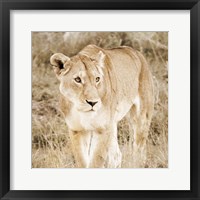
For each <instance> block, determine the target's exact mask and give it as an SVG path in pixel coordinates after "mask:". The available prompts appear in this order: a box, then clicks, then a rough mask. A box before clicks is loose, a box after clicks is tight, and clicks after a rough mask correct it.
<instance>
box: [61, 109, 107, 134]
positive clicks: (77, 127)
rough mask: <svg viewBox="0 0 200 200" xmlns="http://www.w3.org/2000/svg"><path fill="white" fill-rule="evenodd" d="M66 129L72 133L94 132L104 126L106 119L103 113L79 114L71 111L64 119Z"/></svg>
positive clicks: (73, 110)
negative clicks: (72, 131)
mask: <svg viewBox="0 0 200 200" xmlns="http://www.w3.org/2000/svg"><path fill="white" fill-rule="evenodd" d="M65 121H66V123H67V125H68V127H69V128H70V129H71V130H74V131H82V130H91V131H93V130H95V129H97V128H101V127H104V126H105V125H106V117H105V115H104V114H103V113H101V114H99V113H96V112H79V111H77V110H75V109H72V110H71V112H70V114H69V115H68V116H66V117H65Z"/></svg>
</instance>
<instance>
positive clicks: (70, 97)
mask: <svg viewBox="0 0 200 200" xmlns="http://www.w3.org/2000/svg"><path fill="white" fill-rule="evenodd" d="M50 61H51V64H52V65H54V68H55V69H54V71H55V73H56V75H57V77H58V79H59V80H60V92H61V101H60V106H61V110H62V112H63V113H64V117H65V121H66V123H67V125H68V128H69V134H70V138H71V141H72V146H73V152H74V157H75V160H76V165H77V167H82V168H83V167H90V168H95V167H98V168H103V167H109V168H116V167H120V166H121V157H122V156H121V152H120V149H119V145H118V141H117V123H118V122H119V121H120V120H121V119H122V118H123V117H124V116H130V119H129V122H130V124H131V125H133V129H134V155H133V156H134V158H135V167H142V166H144V163H145V157H146V141H147V137H148V131H149V126H150V123H151V117H152V112H153V106H154V105H153V83H152V76H151V73H150V71H149V69H148V66H147V62H146V61H145V59H144V57H143V56H142V55H141V54H140V53H139V52H137V51H135V50H133V49H132V48H130V47H120V48H115V49H102V48H99V47H97V46H95V45H88V46H86V47H85V48H84V49H83V50H82V51H81V52H79V53H78V54H77V55H75V56H73V57H71V58H68V57H67V56H65V55H63V54H59V53H57V54H54V55H53V56H52V57H51V59H50ZM77 77H78V78H77ZM97 77H99V78H100V81H99V82H98V81H97V80H99V78H97ZM96 78H97V79H96ZM80 80H81V83H78V82H77V81H80ZM96 81H97V82H96ZM86 100H87V101H86ZM88 102H97V103H96V104H95V105H93V107H92V105H91V103H88ZM91 109H93V110H92V111H91Z"/></svg>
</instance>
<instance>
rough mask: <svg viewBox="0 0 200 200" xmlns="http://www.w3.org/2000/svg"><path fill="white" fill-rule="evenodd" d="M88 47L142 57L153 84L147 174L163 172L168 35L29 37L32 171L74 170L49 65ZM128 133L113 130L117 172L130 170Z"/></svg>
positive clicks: (125, 128) (125, 127)
mask: <svg viewBox="0 0 200 200" xmlns="http://www.w3.org/2000/svg"><path fill="white" fill-rule="evenodd" d="M88 44H96V45H98V46H100V47H103V48H113V47H118V46H122V45H126V46H131V47H133V48H134V49H137V50H139V51H140V52H142V53H143V55H144V56H145V58H146V59H147V61H148V63H149V67H150V70H151V72H152V74H153V79H154V90H155V106H154V108H155V110H154V115H153V119H152V123H151V128H150V134H149V138H148V157H147V163H146V166H144V167H147V168H166V167H168V33H167V32H33V33H32V167H33V168H73V167H75V163H74V159H73V155H72V150H71V143H70V140H69V135H68V130H67V126H66V124H65V122H64V118H63V116H62V113H61V111H60V110H59V106H58V101H59V89H58V86H59V82H58V80H57V79H56V77H55V75H54V72H53V70H52V66H51V65H50V62H49V59H50V57H51V55H52V54H53V53H56V52H60V53H64V54H65V55H67V56H73V55H75V54H76V53H78V52H79V51H80V50H81V49H82V48H84V47H85V46H86V45H88ZM132 136H133V131H132V130H131V128H130V125H129V122H128V121H127V120H126V119H123V120H122V121H121V122H120V123H119V124H118V140H119V144H120V149H121V151H122V155H123V158H122V159H123V160H122V168H132V167H133V159H134V158H133V156H132V154H133V148H132V143H133V139H132V138H133V137H132Z"/></svg>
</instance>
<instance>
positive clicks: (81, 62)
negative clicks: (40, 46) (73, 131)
mask: <svg viewBox="0 0 200 200" xmlns="http://www.w3.org/2000/svg"><path fill="white" fill-rule="evenodd" d="M104 59H105V54H104V53H103V52H102V51H99V52H98V54H97V55H96V56H94V57H91V56H90V57H89V56H87V55H84V54H78V55H76V56H74V57H71V58H69V57H67V56H66V55H64V54H62V53H55V54H54V55H52V56H51V59H50V62H51V64H52V65H53V66H54V72H55V73H56V76H57V78H58V80H59V81H60V87H59V89H60V92H61V94H62V95H63V96H64V97H65V98H67V99H68V100H69V101H70V102H71V103H72V104H73V105H74V108H75V109H76V110H77V111H79V112H85V113H86V112H95V111H98V110H99V109H100V108H101V105H102V98H103V96H104V95H105V87H106V86H105V81H104Z"/></svg>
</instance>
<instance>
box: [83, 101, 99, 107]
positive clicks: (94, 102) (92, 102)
mask: <svg viewBox="0 0 200 200" xmlns="http://www.w3.org/2000/svg"><path fill="white" fill-rule="evenodd" d="M86 102H87V103H88V104H90V105H91V106H92V107H93V106H94V105H95V104H96V103H98V101H88V100H86Z"/></svg>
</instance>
